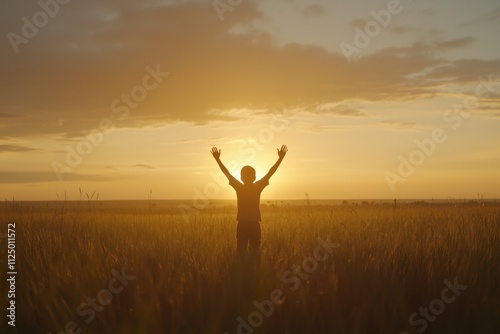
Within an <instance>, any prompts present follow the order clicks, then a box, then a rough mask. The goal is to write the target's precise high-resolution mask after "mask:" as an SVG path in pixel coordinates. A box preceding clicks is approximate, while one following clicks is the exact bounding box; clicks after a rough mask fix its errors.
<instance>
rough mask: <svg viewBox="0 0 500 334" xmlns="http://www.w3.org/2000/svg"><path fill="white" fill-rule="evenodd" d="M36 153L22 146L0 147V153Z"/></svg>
mask: <svg viewBox="0 0 500 334" xmlns="http://www.w3.org/2000/svg"><path fill="white" fill-rule="evenodd" d="M30 151H36V150H35V149H34V148H31V147H27V146H22V145H6V144H4V145H0V153H5V152H30Z"/></svg>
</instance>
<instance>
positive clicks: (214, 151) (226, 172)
mask: <svg viewBox="0 0 500 334" xmlns="http://www.w3.org/2000/svg"><path fill="white" fill-rule="evenodd" d="M221 151H222V150H218V149H217V147H212V149H211V150H210V153H212V155H213V156H214V159H215V161H217V164H218V165H219V167H220V170H221V171H222V173H224V175H226V177H227V179H228V180H229V181H231V180H232V179H234V176H232V175H231V173H229V170H228V169H227V168H226V166H224V164H223V163H222V161H220V153H221Z"/></svg>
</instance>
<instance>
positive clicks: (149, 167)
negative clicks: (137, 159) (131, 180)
mask: <svg viewBox="0 0 500 334" xmlns="http://www.w3.org/2000/svg"><path fill="white" fill-rule="evenodd" d="M134 167H137V168H142V169H154V167H153V166H150V165H145V164H137V165H134Z"/></svg>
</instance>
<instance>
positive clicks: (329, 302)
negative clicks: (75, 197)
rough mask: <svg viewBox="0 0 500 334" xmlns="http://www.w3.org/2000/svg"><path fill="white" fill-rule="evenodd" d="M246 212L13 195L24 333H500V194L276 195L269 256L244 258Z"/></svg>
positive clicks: (265, 211)
mask: <svg viewBox="0 0 500 334" xmlns="http://www.w3.org/2000/svg"><path fill="white" fill-rule="evenodd" d="M235 210H236V209H235V207H234V204H228V205H219V206H210V207H208V208H206V209H204V210H201V211H199V212H198V213H196V214H191V215H189V217H188V219H185V218H186V217H185V216H183V215H182V214H181V212H180V210H179V209H178V207H177V206H175V205H166V204H165V205H163V204H159V205H142V206H140V205H133V204H127V205H121V206H120V205H107V204H106V203H104V202H96V201H94V202H88V203H87V202H56V203H47V204H37V205H34V204H29V203H15V202H14V203H12V202H5V203H2V205H1V211H0V212H1V213H0V217H1V221H2V223H3V225H2V233H6V232H5V229H6V226H7V223H8V222H15V224H16V261H17V271H18V276H17V282H16V304H17V323H16V327H15V329H16V331H12V328H7V326H5V327H4V328H6V329H8V330H9V331H10V332H18V333H72V332H73V333H219V334H224V333H229V334H233V333H273V334H274V333H342V334H344V333H346V334H347V333H394V334H398V333H406V332H407V333H422V332H425V333H498V332H499V331H500V206H499V205H498V204H494V203H489V204H488V203H454V204H436V205H429V204H425V203H420V204H405V205H380V204H367V205H352V204H348V205H286V204H283V205H269V206H263V207H262V215H263V222H262V223H261V225H262V245H261V249H260V253H259V258H257V259H254V258H250V257H249V258H238V257H236V256H235V248H236V237H235V234H236V232H235V231H236V222H235ZM328 243H329V244H330V245H331V244H334V245H335V247H328V245H327V244H328ZM325 244H326V246H325ZM4 245H5V243H4V241H3V240H2V247H1V251H2V257H1V259H2V267H4V261H5V259H6V258H7V256H6V247H4ZM2 274H3V276H4V277H2V282H5V280H6V277H5V276H6V274H5V272H4V271H3V270H2ZM457 282H458V283H457ZM457 284H458V285H457ZM452 285H454V286H455V288H454V289H452V288H450V286H452ZM457 286H458V288H457ZM3 290H4V291H2V295H4V294H5V293H6V292H5V289H3ZM4 305H6V304H4ZM4 305H3V306H4ZM5 310H6V307H2V311H1V312H0V313H1V315H2V317H3V318H4V319H5V316H6V313H5V312H6V311H5ZM426 310H428V311H426ZM421 312H422V313H421ZM412 316H413V318H412ZM410 318H411V319H410ZM4 323H5V322H4Z"/></svg>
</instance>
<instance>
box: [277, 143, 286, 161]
mask: <svg viewBox="0 0 500 334" xmlns="http://www.w3.org/2000/svg"><path fill="white" fill-rule="evenodd" d="M276 151H278V156H279V157H280V159H283V158H284V157H285V155H286V152H288V147H286V145H281V149H276Z"/></svg>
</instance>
